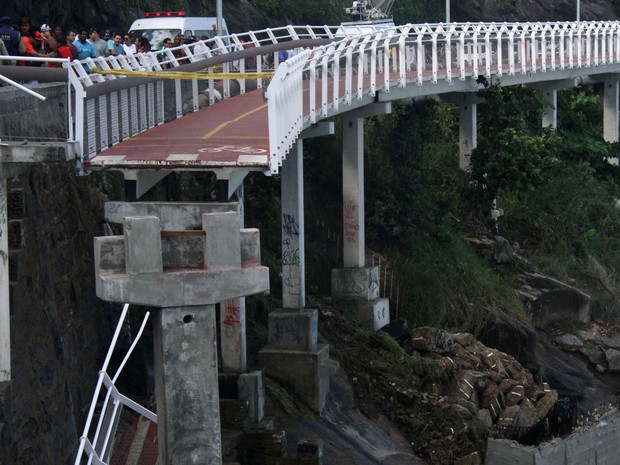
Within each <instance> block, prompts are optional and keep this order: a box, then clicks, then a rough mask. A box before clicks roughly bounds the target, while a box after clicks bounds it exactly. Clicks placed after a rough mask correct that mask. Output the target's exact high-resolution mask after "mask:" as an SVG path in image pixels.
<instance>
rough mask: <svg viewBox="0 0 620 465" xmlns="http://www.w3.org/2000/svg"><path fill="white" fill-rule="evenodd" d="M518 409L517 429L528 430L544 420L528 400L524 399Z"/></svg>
mask: <svg viewBox="0 0 620 465" xmlns="http://www.w3.org/2000/svg"><path fill="white" fill-rule="evenodd" d="M553 392H555V391H553ZM556 399H557V395H556ZM519 407H520V410H519V417H518V418H517V425H518V426H519V428H523V429H524V430H527V429H530V428H532V427H533V426H534V425H536V423H538V422H539V421H540V420H541V419H542V418H544V417H541V416H540V415H539V412H538V409H537V408H536V407H534V406H533V405H532V403H531V402H530V401H529V400H528V399H524V400H523V402H522V403H521V405H520V406H519Z"/></svg>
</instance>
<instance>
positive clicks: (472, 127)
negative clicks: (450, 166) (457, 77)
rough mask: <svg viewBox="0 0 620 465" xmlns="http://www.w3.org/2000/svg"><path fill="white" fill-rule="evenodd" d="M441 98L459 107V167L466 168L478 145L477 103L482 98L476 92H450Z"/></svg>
mask: <svg viewBox="0 0 620 465" xmlns="http://www.w3.org/2000/svg"><path fill="white" fill-rule="evenodd" d="M441 98H442V99H443V100H444V101H446V102H449V103H452V104H454V105H458V107H459V168H461V169H462V170H467V169H469V165H470V159H471V153H472V152H473V151H474V149H475V148H476V146H477V145H478V127H477V126H478V104H479V103H481V102H482V101H483V99H482V98H480V97H479V96H478V93H476V92H452V93H449V94H445V95H442V96H441Z"/></svg>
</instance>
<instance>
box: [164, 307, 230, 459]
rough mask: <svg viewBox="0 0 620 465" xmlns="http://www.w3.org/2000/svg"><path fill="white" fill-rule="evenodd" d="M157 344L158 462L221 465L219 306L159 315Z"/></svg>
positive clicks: (171, 311)
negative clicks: (217, 311) (218, 359)
mask: <svg viewBox="0 0 620 465" xmlns="http://www.w3.org/2000/svg"><path fill="white" fill-rule="evenodd" d="M153 343H154V349H155V386H156V388H155V389H156V392H155V395H156V398H157V428H158V436H159V457H160V458H159V461H160V463H163V464H167V465H183V464H205V465H221V463H222V447H221V446H222V445H221V432H220V405H219V393H218V375H217V345H216V330H215V306H214V305H205V306H192V307H174V308H162V309H160V310H158V311H156V313H155V318H154V340H153ZM162 433H163V434H162Z"/></svg>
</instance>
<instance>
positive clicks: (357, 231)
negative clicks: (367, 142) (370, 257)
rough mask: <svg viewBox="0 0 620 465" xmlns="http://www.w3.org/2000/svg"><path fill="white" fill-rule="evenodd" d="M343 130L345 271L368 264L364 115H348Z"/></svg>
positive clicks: (344, 118)
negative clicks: (365, 224)
mask: <svg viewBox="0 0 620 465" xmlns="http://www.w3.org/2000/svg"><path fill="white" fill-rule="evenodd" d="M342 131H343V135H342V142H343V147H342V222H343V229H344V230H343V235H342V237H343V253H342V256H343V262H344V267H345V268H360V267H363V266H365V265H366V252H365V247H366V243H365V232H364V118H363V116H360V115H359V113H356V112H350V113H346V114H345V115H344V116H343V129H342Z"/></svg>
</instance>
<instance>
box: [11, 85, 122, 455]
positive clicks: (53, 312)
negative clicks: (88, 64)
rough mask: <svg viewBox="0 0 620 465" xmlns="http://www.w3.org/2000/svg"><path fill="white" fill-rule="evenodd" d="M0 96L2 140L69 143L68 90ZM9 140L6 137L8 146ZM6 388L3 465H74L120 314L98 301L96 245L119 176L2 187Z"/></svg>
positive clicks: (45, 173)
mask: <svg viewBox="0 0 620 465" xmlns="http://www.w3.org/2000/svg"><path fill="white" fill-rule="evenodd" d="M30 87H31V88H32V89H33V90H36V91H40V92H41V93H43V94H44V95H45V96H46V97H48V100H47V102H41V101H40V100H38V99H36V98H35V97H32V96H30V95H29V94H27V93H25V92H23V91H20V90H16V89H15V88H13V87H9V86H2V87H0V139H9V138H11V139H13V140H20V139H29V140H37V139H38V138H46V139H48V140H49V139H51V138H57V139H61V140H65V139H66V138H67V130H66V126H67V114H66V109H67V86H66V84H41V85H37V86H30ZM9 136H10V137H9ZM8 190H9V196H8V203H9V206H8V215H9V227H10V232H9V266H10V269H9V281H10V297H11V307H10V319H11V352H12V380H11V381H10V382H8V383H3V384H0V464H3V465H4V464H6V465H9V464H11V465H31V464H34V463H41V464H43V463H45V464H55V465H64V464H72V463H73V461H74V460H75V454H76V451H77V438H78V437H79V436H80V434H81V432H82V428H83V425H84V419H85V414H86V412H87V410H88V405H89V403H90V400H91V398H92V393H93V389H94V386H95V382H96V376H97V371H98V370H99V369H100V368H101V362H102V360H103V357H104V356H105V351H106V350H107V346H108V344H109V340H110V332H111V328H112V327H113V324H114V319H115V318H117V315H118V309H116V308H115V307H114V306H112V305H110V304H107V303H104V302H102V301H100V300H98V299H97V298H96V296H95V289H94V285H95V280H94V272H93V270H94V265H93V247H92V239H93V237H94V236H97V235H100V234H101V223H102V221H103V204H104V202H105V200H107V198H106V194H105V192H106V191H107V192H110V191H111V190H114V194H112V197H113V198H115V199H118V198H120V195H121V193H122V179H121V178H120V176H117V175H116V174H96V175H91V176H87V177H76V176H75V165H74V163H72V162H66V163H65V162H60V163H47V164H37V165H35V166H31V167H28V168H26V169H25V171H24V172H23V173H22V174H20V175H19V176H16V177H12V178H10V179H9V180H8Z"/></svg>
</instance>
